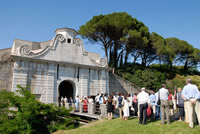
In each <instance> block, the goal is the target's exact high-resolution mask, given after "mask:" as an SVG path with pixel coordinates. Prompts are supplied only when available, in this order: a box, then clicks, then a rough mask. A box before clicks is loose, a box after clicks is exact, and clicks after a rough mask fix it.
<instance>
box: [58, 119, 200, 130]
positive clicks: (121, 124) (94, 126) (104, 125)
mask: <svg viewBox="0 0 200 134" xmlns="http://www.w3.org/2000/svg"><path fill="white" fill-rule="evenodd" d="M199 133H200V126H199V125H196V126H195V128H193V129H191V128H188V125H187V124H185V123H184V122H178V121H175V122H172V123H171V124H170V125H167V124H166V125H161V124H160V121H155V122H149V123H148V124H147V125H139V124H138V118H133V119H129V120H127V121H125V120H120V119H119V118H117V119H113V120H111V121H109V120H100V121H96V122H92V123H90V124H88V125H85V126H82V127H80V128H77V129H73V130H67V131H59V132H56V133H55V134H199Z"/></svg>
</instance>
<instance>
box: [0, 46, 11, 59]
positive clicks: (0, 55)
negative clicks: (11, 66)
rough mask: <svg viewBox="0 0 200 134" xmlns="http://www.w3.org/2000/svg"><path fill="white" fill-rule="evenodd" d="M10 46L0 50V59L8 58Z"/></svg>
mask: <svg viewBox="0 0 200 134" xmlns="http://www.w3.org/2000/svg"><path fill="white" fill-rule="evenodd" d="M10 54H11V48H6V49H1V50H0V61H7V60H8V59H9V58H10Z"/></svg>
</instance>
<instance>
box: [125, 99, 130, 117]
mask: <svg viewBox="0 0 200 134" xmlns="http://www.w3.org/2000/svg"><path fill="white" fill-rule="evenodd" d="M123 105H124V107H123V112H124V116H123V118H124V120H128V117H129V116H130V113H129V99H128V97H127V95H124V99H123Z"/></svg>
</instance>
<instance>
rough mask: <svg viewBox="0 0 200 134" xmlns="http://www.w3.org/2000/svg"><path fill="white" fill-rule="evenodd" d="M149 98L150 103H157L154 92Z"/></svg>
mask: <svg viewBox="0 0 200 134" xmlns="http://www.w3.org/2000/svg"><path fill="white" fill-rule="evenodd" d="M149 100H150V103H151V104H153V105H155V102H156V96H155V95H154V94H151V95H150V96H149Z"/></svg>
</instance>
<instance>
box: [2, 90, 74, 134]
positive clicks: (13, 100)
mask: <svg viewBox="0 0 200 134" xmlns="http://www.w3.org/2000/svg"><path fill="white" fill-rule="evenodd" d="M18 88H19V90H18V91H17V93H16V94H15V93H12V92H8V91H1V92H0V102H1V103H0V117H1V118H0V133H1V134H19V133H20V134H21V133H22V134H23V133H24V134H25V133H26V134H34V133H35V134H46V133H47V134H48V133H52V132H54V131H57V130H59V129H70V128H74V123H75V120H74V118H72V117H70V116H69V115H70V110H67V109H66V108H64V107H57V106H55V105H54V104H43V103H41V102H39V101H37V100H36V98H35V96H34V95H33V94H31V92H30V91H29V90H27V89H26V88H23V87H21V86H18Z"/></svg>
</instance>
